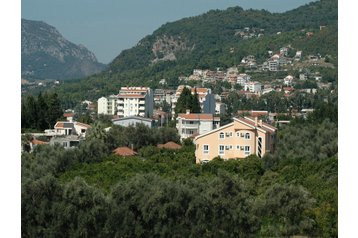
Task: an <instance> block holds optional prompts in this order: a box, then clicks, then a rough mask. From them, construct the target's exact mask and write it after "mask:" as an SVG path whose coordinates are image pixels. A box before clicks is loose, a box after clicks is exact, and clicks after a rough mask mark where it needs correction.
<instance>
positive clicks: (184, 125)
mask: <svg viewBox="0 0 358 238" xmlns="http://www.w3.org/2000/svg"><path fill="white" fill-rule="evenodd" d="M181 128H183V129H199V124H182V126H181Z"/></svg>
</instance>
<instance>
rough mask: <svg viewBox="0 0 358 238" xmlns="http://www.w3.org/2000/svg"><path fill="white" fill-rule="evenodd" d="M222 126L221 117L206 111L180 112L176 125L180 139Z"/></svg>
mask: <svg viewBox="0 0 358 238" xmlns="http://www.w3.org/2000/svg"><path fill="white" fill-rule="evenodd" d="M219 126H220V117H214V116H213V114H205V113H189V111H188V112H187V113H180V114H179V115H178V117H177V124H176V127H177V129H178V132H179V135H180V139H185V138H188V137H194V136H196V135H201V134H204V133H207V132H209V131H211V130H214V129H216V128H218V127H219Z"/></svg>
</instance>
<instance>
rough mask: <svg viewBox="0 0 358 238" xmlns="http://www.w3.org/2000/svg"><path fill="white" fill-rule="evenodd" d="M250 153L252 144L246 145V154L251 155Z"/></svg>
mask: <svg viewBox="0 0 358 238" xmlns="http://www.w3.org/2000/svg"><path fill="white" fill-rule="evenodd" d="M249 154H250V146H248V145H247V146H245V155H249Z"/></svg>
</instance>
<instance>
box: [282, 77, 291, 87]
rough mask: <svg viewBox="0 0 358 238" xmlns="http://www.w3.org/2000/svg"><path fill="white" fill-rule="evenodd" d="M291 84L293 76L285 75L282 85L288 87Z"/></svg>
mask: <svg viewBox="0 0 358 238" xmlns="http://www.w3.org/2000/svg"><path fill="white" fill-rule="evenodd" d="M292 82H293V76H292V75H287V76H286V77H285V78H284V79H283V83H284V84H285V85H286V86H287V87H289V86H292Z"/></svg>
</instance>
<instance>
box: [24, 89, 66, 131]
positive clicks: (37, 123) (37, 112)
mask: <svg viewBox="0 0 358 238" xmlns="http://www.w3.org/2000/svg"><path fill="white" fill-rule="evenodd" d="M62 116H63V112H62V109H61V105H60V101H59V99H58V96H57V94H56V93H53V94H48V93H45V94H44V95H42V93H40V94H39V95H38V96H37V98H35V97H33V96H28V97H26V98H23V99H22V100H21V128H27V129H35V130H38V131H43V130H45V129H49V128H53V126H54V125H55V123H56V121H57V120H58V119H59V118H61V117H62Z"/></svg>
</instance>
